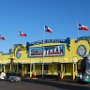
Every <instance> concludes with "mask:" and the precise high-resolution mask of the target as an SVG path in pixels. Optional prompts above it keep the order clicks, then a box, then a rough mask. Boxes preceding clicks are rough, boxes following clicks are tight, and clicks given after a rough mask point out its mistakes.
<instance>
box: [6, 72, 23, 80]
mask: <svg viewBox="0 0 90 90" xmlns="http://www.w3.org/2000/svg"><path fill="white" fill-rule="evenodd" d="M7 80H9V81H11V82H18V81H21V77H20V76H19V75H18V74H16V73H9V74H7Z"/></svg>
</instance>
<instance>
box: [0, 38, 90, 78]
mask: <svg viewBox="0 0 90 90" xmlns="http://www.w3.org/2000/svg"><path fill="white" fill-rule="evenodd" d="M89 53H90V40H89V39H87V38H83V37H82V38H79V39H78V40H75V39H70V38H66V39H54V40H53V39H48V40H41V41H35V42H32V43H28V42H27V43H26V44H23V45H22V44H16V45H14V49H13V52H12V53H10V54H7V55H5V54H3V53H0V64H1V65H3V66H4V71H5V72H8V71H12V72H17V73H20V74H21V75H22V76H23V75H25V74H30V77H35V76H39V75H42V78H43V77H44V76H45V75H53V76H58V77H60V78H61V79H63V77H64V76H72V77H73V79H75V76H77V75H78V72H77V62H78V60H80V59H81V58H82V57H83V56H85V55H87V54H89ZM1 71H2V67H1Z"/></svg>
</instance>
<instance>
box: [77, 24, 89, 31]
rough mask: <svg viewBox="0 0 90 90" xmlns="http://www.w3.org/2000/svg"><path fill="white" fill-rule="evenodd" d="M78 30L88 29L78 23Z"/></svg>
mask: <svg viewBox="0 0 90 90" xmlns="http://www.w3.org/2000/svg"><path fill="white" fill-rule="evenodd" d="M79 30H85V31H88V27H87V26H85V25H82V24H79Z"/></svg>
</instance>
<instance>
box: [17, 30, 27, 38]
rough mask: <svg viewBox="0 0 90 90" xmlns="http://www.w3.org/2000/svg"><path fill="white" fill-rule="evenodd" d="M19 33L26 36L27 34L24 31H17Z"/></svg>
mask: <svg viewBox="0 0 90 90" xmlns="http://www.w3.org/2000/svg"><path fill="white" fill-rule="evenodd" d="M19 33H20V36H21V37H26V36H27V34H26V33H25V32H21V31H19Z"/></svg>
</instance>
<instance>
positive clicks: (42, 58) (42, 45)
mask: <svg viewBox="0 0 90 90" xmlns="http://www.w3.org/2000/svg"><path fill="white" fill-rule="evenodd" d="M44 41H45V26H44V33H43V44H42V47H43V57H42V60H43V61H42V79H43V76H44Z"/></svg>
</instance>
